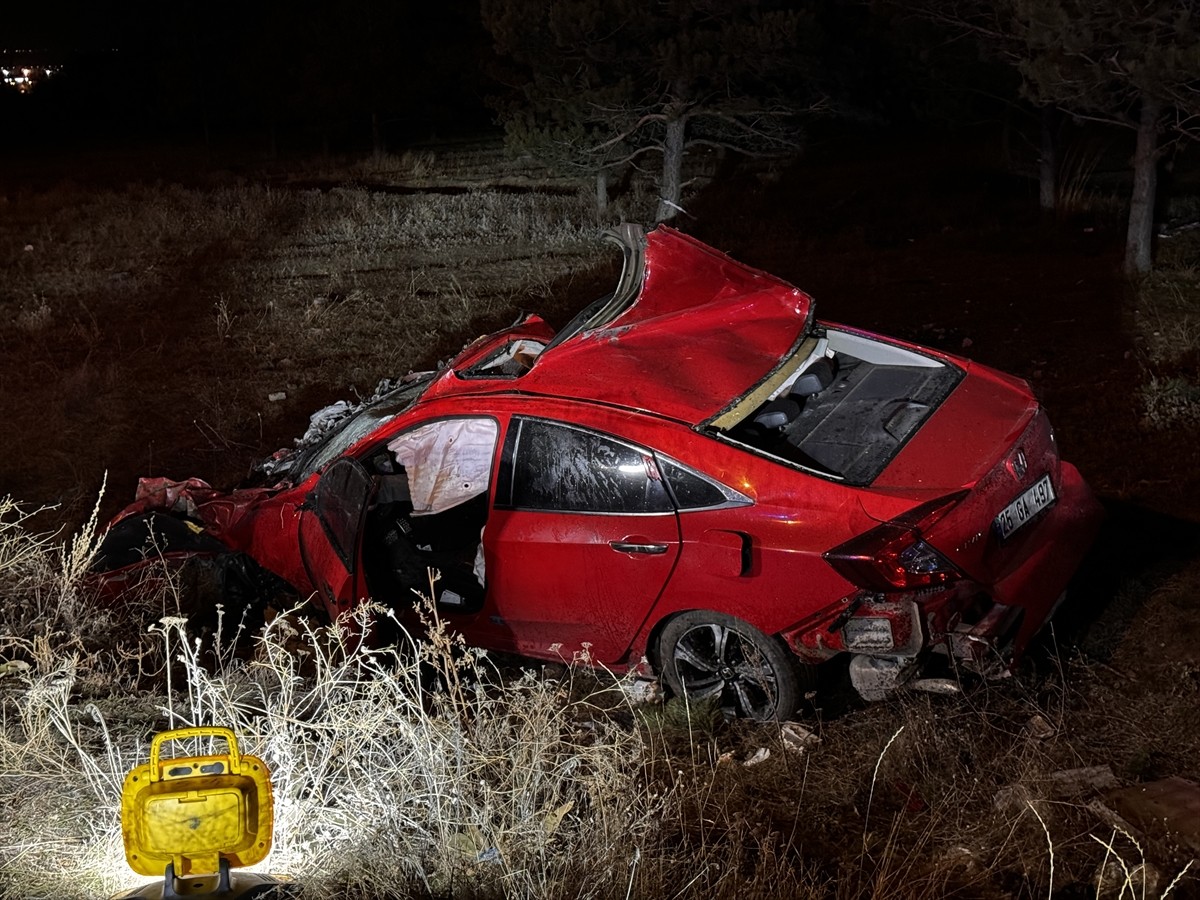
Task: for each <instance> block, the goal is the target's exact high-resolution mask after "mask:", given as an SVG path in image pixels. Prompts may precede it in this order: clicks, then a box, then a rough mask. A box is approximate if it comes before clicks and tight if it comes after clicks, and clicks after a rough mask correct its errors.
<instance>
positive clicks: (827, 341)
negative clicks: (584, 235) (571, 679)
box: [99, 226, 1101, 719]
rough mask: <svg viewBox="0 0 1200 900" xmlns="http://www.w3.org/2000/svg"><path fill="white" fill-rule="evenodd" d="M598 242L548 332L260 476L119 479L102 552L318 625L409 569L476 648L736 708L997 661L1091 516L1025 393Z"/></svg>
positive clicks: (804, 304)
mask: <svg viewBox="0 0 1200 900" xmlns="http://www.w3.org/2000/svg"><path fill="white" fill-rule="evenodd" d="M612 237H613V238H614V239H615V240H616V242H617V243H618V244H619V245H620V246H621V248H622V250H623V253H624V269H623V272H622V275H621V278H620V281H619V283H618V284H617V286H616V289H615V290H614V291H613V293H612V294H610V295H608V296H606V297H603V298H601V299H600V300H597V301H596V302H595V303H593V304H591V305H590V306H588V307H587V308H586V309H585V310H583V312H581V313H580V314H579V315H578V316H576V317H575V319H574V320H572V321H571V322H570V323H569V324H568V325H567V326H566V327H565V328H564V329H562V330H561V331H559V332H558V333H557V334H556V333H554V331H552V330H551V329H550V328H549V327H548V326H547V325H546V323H545V322H543V321H542V320H541V319H539V318H537V317H536V316H530V317H528V318H526V319H524V320H523V321H521V322H519V323H518V324H516V325H514V326H513V327H511V328H509V329H507V330H505V331H501V332H499V333H497V334H493V335H490V336H487V337H483V338H480V339H479V340H477V341H475V342H474V343H472V344H471V345H469V346H468V347H467V348H466V349H464V350H463V351H462V352H461V353H460V354H459V355H458V356H457V357H456V358H455V359H454V360H452V361H451V362H450V363H449V364H448V365H447V366H446V367H445V368H443V369H441V370H440V371H438V372H436V373H427V374H423V375H419V376H410V378H409V379H407V380H406V381H405V382H404V383H402V384H399V385H398V386H391V387H390V389H389V390H386V391H381V392H379V393H378V394H377V396H376V398H374V399H372V400H371V401H369V402H367V403H365V404H362V405H360V406H358V407H353V408H351V407H349V406H348V405H347V404H344V403H343V404H339V405H337V406H335V407H331V408H330V409H328V410H325V411H322V413H321V414H318V415H317V416H314V422H313V427H312V428H310V430H309V434H308V435H306V437H305V439H303V440H302V441H301V442H300V443H299V446H298V447H297V449H295V450H290V451H281V452H280V453H278V454H276V456H275V457H274V458H272V459H271V460H268V461H267V462H266V463H265V465H264V467H263V468H264V471H265V472H266V473H267V474H268V476H269V479H270V480H271V481H272V482H273V485H272V486H270V487H265V488H263V487H259V488H251V489H242V490H235V491H233V492H230V493H224V492H220V491H217V490H214V489H212V488H211V487H209V486H208V485H207V484H205V483H204V482H202V481H199V480H195V479H192V480H189V481H187V482H169V481H165V480H163V479H158V480H153V481H150V480H147V481H143V483H142V486H141V490H140V496H139V499H138V502H136V503H135V504H134V505H133V506H131V507H130V508H128V509H127V510H125V511H124V512H123V513H122V514H121V515H120V516H118V517H117V519H116V520H115V521H114V523H113V524H112V525H111V526H110V531H109V533H108V537H107V539H106V541H105V544H104V546H103V547H102V551H101V559H100V563H99V568H100V569H102V570H105V571H106V572H107V575H106V578H107V579H108V581H109V582H110V584H114V585H118V586H119V585H120V584H122V583H124V580H126V579H129V578H133V577H135V576H136V572H137V569H138V568H139V563H138V560H139V559H141V553H142V547H143V545H144V544H145V542H146V537H147V533H148V531H151V532H154V533H155V544H156V546H157V547H158V549H159V550H160V551H164V552H165V553H166V554H167V555H168V556H170V555H180V556H201V557H206V558H210V559H214V560H227V561H231V562H230V565H229V566H228V567H227V571H225V572H224V574H223V577H224V579H225V582H226V584H227V586H233V585H235V584H242V585H243V587H245V589H246V590H248V591H250V592H253V590H254V584H253V583H254V581H255V579H256V578H258V579H260V580H261V579H262V578H263V577H273V578H277V579H282V581H283V582H286V584H287V585H290V586H291V588H292V589H294V590H295V591H296V592H297V593H298V595H299V596H301V597H306V596H310V595H313V594H315V595H317V596H318V597H319V601H320V604H321V605H322V606H323V607H324V609H325V610H326V611H327V612H328V614H329V615H330V616H337V615H339V614H341V613H344V612H345V611H347V610H349V609H351V608H352V607H353V606H355V604H357V603H358V602H360V600H362V598H365V597H373V598H375V599H376V600H377V601H381V602H383V603H386V604H390V605H391V606H393V607H395V608H396V609H397V610H398V611H400V612H401V613H404V612H406V611H408V610H411V607H412V606H413V603H414V600H415V595H414V591H424V592H426V593H428V591H429V578H428V574H427V573H428V571H429V569H431V568H432V569H436V570H438V571H440V572H441V579H440V580H439V581H438V582H437V583H436V586H435V593H436V597H435V600H436V602H437V604H438V606H439V608H440V610H441V612H442V614H443V616H444V618H446V619H448V620H449V622H450V623H451V624H452V625H453V627H454V628H455V629H457V630H458V631H459V632H460V633H461V634H462V635H464V636H465V638H466V640H467V641H468V642H469V643H471V644H474V645H477V646H480V647H485V648H489V649H493V650H501V651H509V652H513V653H516V654H520V655H522V656H525V657H531V658H535V659H542V660H568V661H570V660H576V659H584V660H587V661H590V662H592V663H593V664H596V665H602V666H604V667H606V668H609V669H612V670H614V671H617V672H623V671H630V670H636V671H641V672H644V673H654V674H658V675H661V677H662V679H663V680H664V681H665V683H666V685H667V686H668V687H669V688H670V689H671V690H672V691H673V692H675V693H676V694H678V693H681V692H686V694H687V695H688V696H689V697H693V698H704V697H719V698H720V704H721V705H722V706H723V707H724V708H725V709H727V710H728V711H730V712H732V713H737V714H741V715H747V716H751V717H754V718H758V719H785V718H787V717H788V716H790V715H791V714H792V713H793V712H794V711H795V709H796V706H797V704H798V703H799V701H800V700H801V699H802V697H803V695H804V693H805V692H806V691H807V690H809V689H810V688H811V686H812V684H813V678H814V674H815V669H816V667H817V666H818V665H819V664H821V663H822V662H824V661H826V660H829V659H831V658H833V657H835V656H839V655H840V654H849V655H850V659H849V671H850V677H851V680H852V682H853V684H854V686H855V687H856V688H857V689H858V691H859V692H860V693H861V694H862V695H863V696H864V697H866V698H868V699H876V698H880V697H883V696H886V695H887V694H888V693H889V692H891V691H892V690H894V689H896V688H897V687H899V686H901V685H903V684H904V683H905V682H906V681H908V680H909V679H910V678H912V677H913V676H914V675H915V674H916V673H917V672H918V671H919V670H920V669H921V664H922V663H923V662H924V661H926V660H927V659H929V658H930V657H931V656H932V655H934V654H943V655H946V656H948V657H951V658H953V659H955V660H958V661H960V662H961V664H962V665H965V666H967V667H975V668H983V667H987V666H990V665H994V663H995V662H996V660H1003V661H1005V662H1007V661H1010V660H1011V659H1012V658H1014V657H1015V656H1016V655H1019V654H1020V653H1021V652H1022V650H1023V649H1024V648H1025V647H1026V645H1027V644H1028V643H1029V641H1030V639H1031V638H1032V637H1033V636H1034V634H1035V633H1036V632H1037V631H1038V630H1039V629H1040V628H1041V627H1042V626H1043V625H1044V624H1045V623H1046V621H1047V619H1048V618H1049V617H1050V615H1051V613H1052V612H1053V610H1054V608H1055V605H1056V603H1057V601H1058V600H1059V599H1060V597H1061V596H1062V595H1063V593H1064V591H1065V588H1066V586H1067V582H1068V580H1069V579H1070V578H1071V576H1072V574H1073V573H1074V571H1075V569H1076V568H1077V566H1078V565H1079V563H1080V560H1081V559H1082V557H1083V555H1084V553H1085V551H1086V550H1087V548H1088V546H1089V545H1090V543H1091V541H1092V539H1093V537H1094V536H1095V533H1096V530H1097V528H1098V525H1099V521H1100V518H1101V512H1100V507H1099V505H1098V504H1097V503H1096V501H1095V499H1094V498H1093V496H1092V494H1091V491H1090V490H1089V489H1088V487H1087V485H1086V484H1085V483H1084V481H1083V480H1082V478H1081V477H1080V475H1079V473H1078V471H1077V470H1076V469H1075V468H1074V467H1073V466H1071V465H1070V464H1068V463H1065V462H1063V461H1061V460H1060V459H1059V453H1058V447H1057V445H1056V443H1055V438H1054V432H1053V431H1052V429H1051V427H1050V423H1049V421H1048V420H1047V417H1046V414H1045V412H1044V411H1043V410H1042V409H1041V407H1040V406H1039V404H1038V402H1037V400H1036V399H1035V398H1034V396H1033V394H1032V392H1031V391H1030V389H1029V386H1028V385H1027V384H1026V383H1025V382H1023V381H1021V380H1019V379H1017V378H1014V377H1012V376H1009V375H1005V374H1003V373H1001V372H998V371H995V370H993V369H990V368H987V367H986V366H982V365H979V364H977V363H973V362H970V361H969V360H966V359H961V358H958V357H955V356H951V355H949V354H946V353H942V352H939V351H936V350H931V349H928V348H925V347H919V346H915V345H912V344H908V343H905V342H903V341H899V340H894V339H891V338H885V337H881V336H879V335H875V334H871V333H869V332H865V331H862V330H859V329H856V328H850V327H847V326H843V325H836V324H833V323H828V322H823V321H818V320H817V319H815V318H814V310H813V301H812V299H811V298H810V297H809V296H808V295H806V294H805V293H803V292H802V291H800V290H797V289H796V288H794V287H792V286H791V285H789V284H787V283H785V282H783V281H781V280H779V279H777V278H774V277H772V276H771V275H768V274H766V273H764V272H760V271H757V270H755V269H751V268H749V267H747V266H744V265H741V264H739V263H737V262H735V261H733V260H732V259H730V258H729V257H727V256H725V255H724V254H722V253H720V252H718V251H716V250H713V249H712V248H710V247H707V246H705V245H704V244H701V243H700V242H698V241H696V240H694V239H693V238H691V237H688V236H687V235H684V234H681V233H679V232H678V231H674V230H672V229H670V228H666V227H660V228H658V229H656V230H654V231H652V232H650V233H649V234H645V233H643V232H642V231H641V230H640V229H637V228H635V227H633V226H625V227H624V228H622V229H621V230H620V231H618V232H614V233H613V235H612ZM147 525H149V526H150V527H149V528H148V527H147ZM267 573H270V575H268V574H267Z"/></svg>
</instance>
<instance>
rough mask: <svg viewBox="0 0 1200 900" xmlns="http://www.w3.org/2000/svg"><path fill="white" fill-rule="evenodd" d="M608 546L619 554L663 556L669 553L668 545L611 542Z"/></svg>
mask: <svg viewBox="0 0 1200 900" xmlns="http://www.w3.org/2000/svg"><path fill="white" fill-rule="evenodd" d="M608 546H610V547H612V548H613V549H614V550H616V551H617V552H618V553H645V554H648V555H650V556H661V555H662V554H664V553H666V552H667V545H666V544H635V543H633V542H631V541H609V542H608Z"/></svg>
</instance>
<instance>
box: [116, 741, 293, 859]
mask: <svg viewBox="0 0 1200 900" xmlns="http://www.w3.org/2000/svg"><path fill="white" fill-rule="evenodd" d="M188 738H220V739H223V740H224V741H225V742H226V743H227V744H228V752H226V753H224V754H214V755H210V756H182V757H175V758H172V759H166V760H163V759H161V758H160V756H161V751H162V746H163V744H165V743H166V742H167V741H181V740H185V739H188ZM273 815H274V813H273V809H272V804H271V777H270V774H269V773H268V771H267V767H266V765H265V764H264V763H263V761H262V760H261V759H258V758H257V757H254V756H242V755H241V754H240V753H239V752H238V744H237V738H236V737H234V734H233V732H232V731H231V730H230V729H228V728H179V729H176V730H174V731H164V732H163V733H162V734H158V735H155V736H154V740H153V741H152V742H151V744H150V762H149V763H147V764H145V765H141V766H138V767H137V768H136V769H134V770H133V771H132V772H130V773H129V774H128V775H127V776H126V777H125V786H124V788H123V790H122V791H121V832H122V834H123V836H124V838H125V859H126V860H127V861H128V862H129V865H130V868H132V869H133V870H134V871H135V872H137V873H139V874H141V875H162V874H163V873H164V872H165V871H166V870H167V866H168V865H172V864H173V869H174V875H175V876H176V877H180V878H183V877H187V876H193V875H210V874H215V873H217V872H218V871H219V870H220V868H221V865H220V863H221V860H222V859H224V860H226V861H227V863H228V865H229V866H230V867H233V868H239V867H241V866H250V865H253V864H254V863H256V862H259V861H260V860H262V859H263V858H264V857H266V855H267V853H268V852H269V851H270V849H271V830H272V827H273V825H274V820H273Z"/></svg>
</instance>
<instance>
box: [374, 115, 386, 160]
mask: <svg viewBox="0 0 1200 900" xmlns="http://www.w3.org/2000/svg"><path fill="white" fill-rule="evenodd" d="M371 150H372V152H373V153H374V154H375V156H376V157H380V156H383V154H384V153H385V152H386V151H387V148H386V147H385V146H384V143H383V126H382V125H381V124H380V122H379V113H377V112H373V113H371Z"/></svg>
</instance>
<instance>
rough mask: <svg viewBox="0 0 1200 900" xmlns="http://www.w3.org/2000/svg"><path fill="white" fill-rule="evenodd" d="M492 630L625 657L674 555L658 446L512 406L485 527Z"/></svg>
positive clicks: (596, 655)
mask: <svg viewBox="0 0 1200 900" xmlns="http://www.w3.org/2000/svg"><path fill="white" fill-rule="evenodd" d="M484 543H485V547H486V550H487V573H488V595H489V612H490V614H491V622H490V628H492V629H496V630H497V631H498V633H504V634H505V635H506V636H507V638H508V642H510V643H511V646H512V649H513V650H515V651H517V652H519V653H523V654H526V655H530V656H536V657H540V658H543V659H544V658H554V657H556V656H561V657H563V658H564V659H568V660H569V659H571V658H572V657H573V656H575V655H576V654H579V653H582V652H586V653H587V654H588V655H589V656H590V657H591V659H592V660H593V661H596V662H600V663H610V664H611V663H616V662H618V661H619V660H621V659H622V657H623V656H624V655H625V653H626V651H627V650H628V648H629V646H630V644H631V643H632V640H633V637H634V635H635V634H636V633H637V632H638V630H639V628H640V626H641V624H642V622H643V621H644V620H645V619H646V617H647V615H648V614H649V611H650V609H651V608H652V607H653V605H654V603H655V601H656V600H657V599H658V596H659V594H660V593H661V592H662V589H663V586H664V585H665V584H666V582H667V580H668V578H669V577H670V575H671V572H672V570H673V568H674V566H675V562H676V560H677V559H678V557H679V525H678V519H677V516H676V514H675V510H674V507H673V506H672V504H671V500H670V497H669V495H668V493H667V491H666V489H665V486H664V484H663V481H662V477H661V475H660V473H659V470H658V466H657V464H656V462H655V460H654V456H653V454H652V453H650V452H649V451H648V450H646V449H644V448H641V447H637V446H636V445H634V444H632V443H628V442H626V441H623V440H621V439H618V438H614V437H612V436H611V435H607V434H601V433H600V432H597V431H592V430H589V429H585V428H580V427H577V426H573V425H567V424H565V423H562V422H555V421H550V420H547V419H541V418H532V417H522V416H515V417H513V419H512V420H511V423H510V426H509V430H508V434H507V436H506V439H505V444H504V452H503V455H502V459H501V464H500V469H499V472H498V475H497V483H496V493H495V499H494V506H493V511H492V515H491V517H490V518H489V520H488V525H487V528H486V531H485V535H484Z"/></svg>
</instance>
